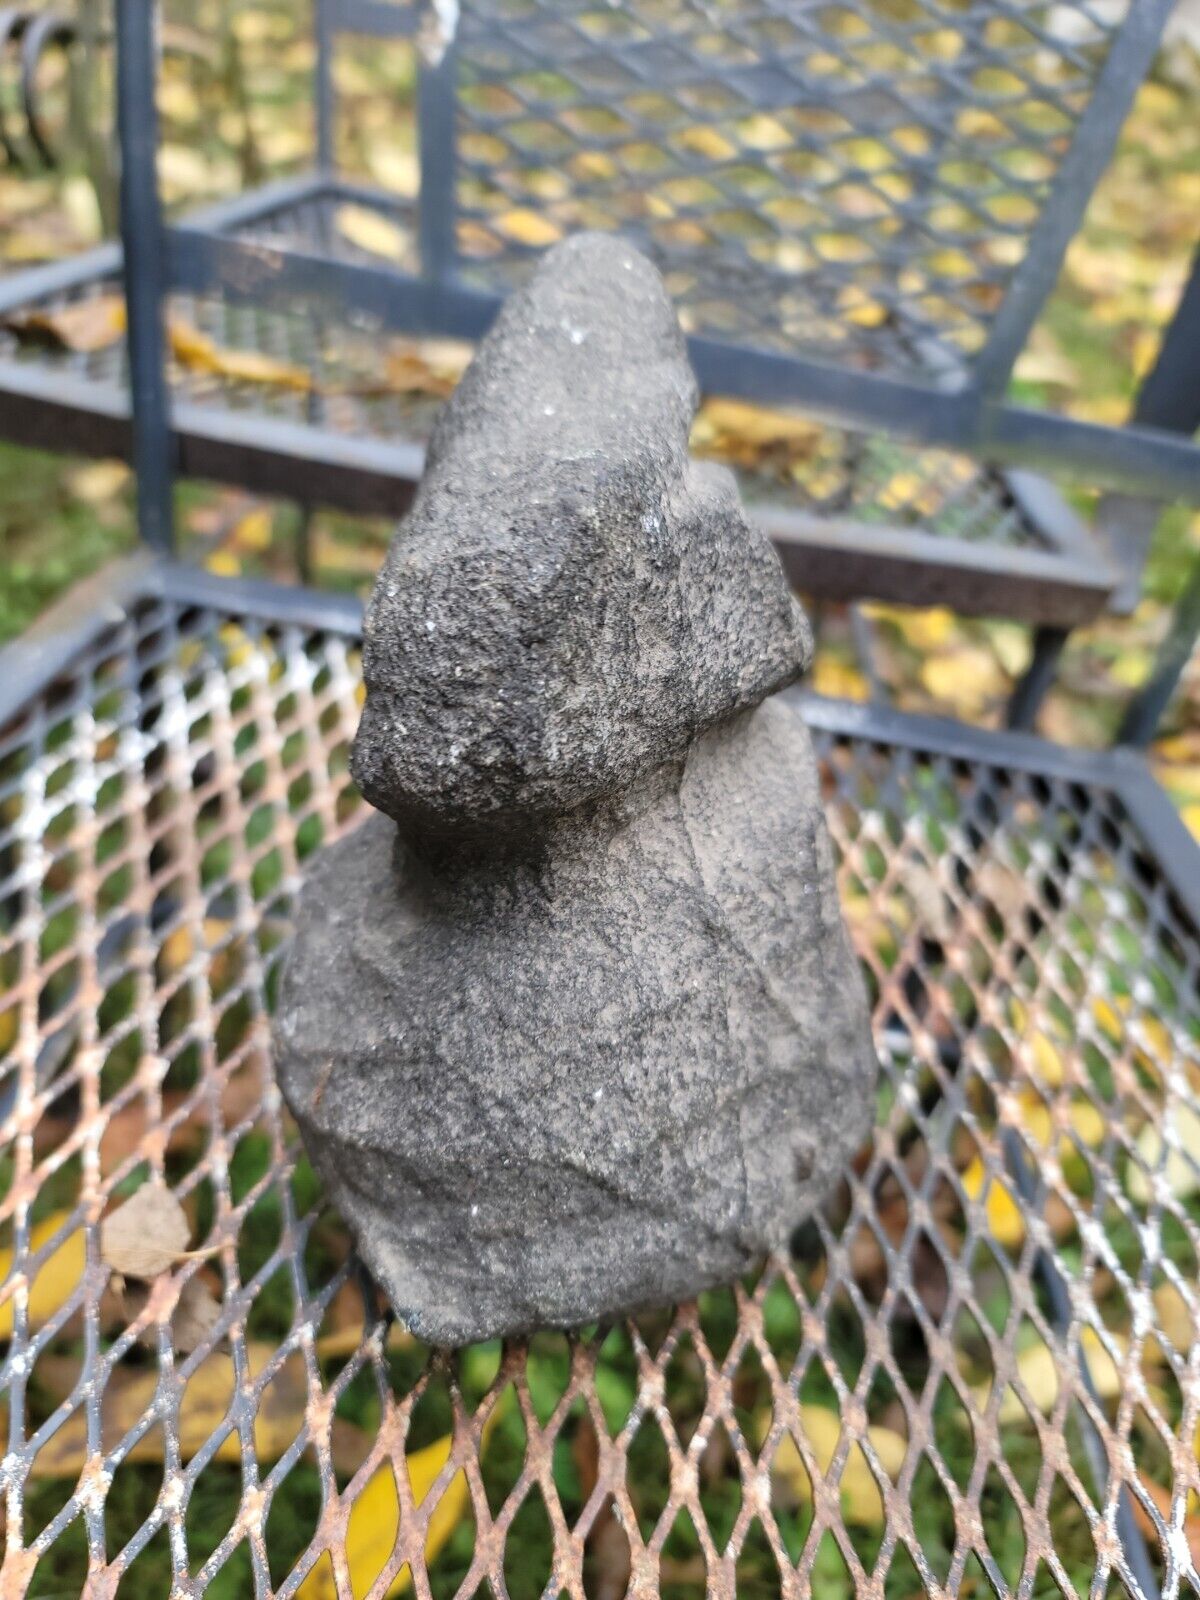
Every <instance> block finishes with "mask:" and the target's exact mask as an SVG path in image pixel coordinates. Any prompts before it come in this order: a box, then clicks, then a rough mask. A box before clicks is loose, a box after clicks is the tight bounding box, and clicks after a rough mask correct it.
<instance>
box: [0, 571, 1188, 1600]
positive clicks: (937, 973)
mask: <svg viewBox="0 0 1200 1600" xmlns="http://www.w3.org/2000/svg"><path fill="white" fill-rule="evenodd" d="M356 629H357V614H356V611H355V609H354V608H353V607H350V606H348V605H346V604H345V603H342V602H337V601H334V600H331V599H329V598H328V597H326V598H321V597H318V596H315V595H312V594H308V593H305V592H303V591H292V592H288V591H279V590H274V589H268V588H266V587H265V586H253V585H248V584H228V583H225V582H222V581H220V580H216V579H210V578H206V577H204V576H203V575H200V574H196V573H189V574H186V575H181V573H180V571H179V570H178V569H175V568H173V567H171V566H168V565H161V564H159V565H153V564H150V563H149V562H148V561H146V560H139V561H137V562H135V563H133V564H132V565H130V566H128V567H126V568H123V569H121V570H120V572H119V573H118V575H117V576H115V577H110V578H106V579H103V580H102V581H100V582H99V583H97V584H94V585H93V586H92V587H91V589H90V590H88V591H85V592H83V593H82V594H81V595H80V596H78V597H77V598H76V599H75V600H74V601H73V602H72V603H71V606H70V607H69V608H68V609H67V610H65V611H60V613H59V614H58V615H57V616H56V618H55V621H54V623H53V625H52V627H50V628H49V629H43V630H42V631H41V632H40V633H39V634H36V635H35V636H33V637H32V638H31V639H29V640H27V641H26V642H25V643H24V644H22V645H20V646H18V647H16V648H15V650H14V652H10V654H9V657H8V659H7V661H6V671H5V675H4V678H3V681H2V683H0V692H2V694H3V706H2V709H0V723H2V724H3V727H4V732H3V735H2V739H0V940H2V943H0V975H2V979H3V988H4V995H5V998H4V999H3V1000H2V1001H0V1049H2V1050H3V1056H2V1058H0V1113H2V1115H3V1119H4V1120H3V1139H4V1154H3V1164H2V1166H0V1174H2V1180H0V1181H2V1186H3V1200H2V1203H0V1204H2V1209H0V1219H2V1222H3V1229H4V1235H3V1244H4V1248H5V1251H6V1260H7V1262H8V1265H9V1273H8V1277H7V1281H6V1282H5V1284H4V1287H3V1290H2V1291H0V1297H2V1298H0V1336H2V1337H3V1338H4V1340H5V1341H6V1352H5V1358H4V1395H5V1407H6V1413H7V1418H6V1420H7V1435H8V1437H7V1449H6V1454H5V1456H4V1460H3V1465H2V1469H0V1470H2V1473H3V1482H4V1491H5V1517H6V1554H5V1562H4V1567H3V1570H2V1577H0V1589H2V1590H3V1592H4V1594H5V1595H13V1596H17V1595H22V1594H24V1593H26V1592H27V1591H28V1590H29V1587H30V1586H31V1585H32V1586H33V1589H32V1592H41V1593H49V1592H54V1593H60V1594H65V1593H75V1592H78V1591H79V1589H80V1588H82V1587H84V1585H85V1581H86V1592H87V1593H88V1594H90V1595H96V1596H101V1595H110V1594H113V1593H119V1594H120V1595H121V1596H127V1595H136V1596H138V1597H139V1600H142V1597H144V1596H148V1595H150V1594H152V1593H154V1592H156V1588H155V1583H154V1582H152V1581H151V1578H152V1576H153V1574H155V1573H157V1574H158V1575H159V1577H158V1580H156V1581H158V1582H160V1583H163V1584H165V1582H166V1578H165V1576H164V1575H165V1574H167V1573H173V1582H174V1588H173V1590H172V1592H173V1593H178V1594H194V1593H195V1594H198V1593H202V1592H204V1591H205V1590H206V1588H208V1587H209V1586H210V1585H211V1586H212V1588H213V1592H221V1593H230V1594H249V1593H251V1592H256V1593H260V1594H279V1595H293V1594H296V1593H298V1592H299V1593H302V1594H304V1595H307V1596H312V1595H316V1594H322V1595H324V1594H334V1593H335V1592H336V1593H339V1594H341V1595H344V1596H349V1595H350V1594H351V1593H353V1594H355V1595H361V1594H363V1593H365V1592H367V1591H368V1589H369V1592H370V1593H371V1594H373V1595H381V1594H384V1593H386V1592H388V1591H389V1589H390V1587H391V1585H392V1584H393V1582H394V1581H395V1580H396V1579H397V1577H398V1576H399V1575H400V1574H401V1572H402V1569H404V1568H405V1567H407V1568H408V1572H409V1573H410V1574H411V1582H412V1586H413V1592H416V1593H419V1594H421V1595H428V1594H431V1593H432V1594H437V1595H442V1594H451V1593H461V1594H463V1595H468V1596H469V1595H474V1594H477V1593H484V1594H486V1593H488V1592H489V1589H490V1592H491V1593H492V1594H493V1595H495V1596H504V1595H512V1596H514V1597H516V1596H524V1595H526V1594H535V1593H541V1592H545V1593H547V1594H555V1593H558V1592H560V1591H564V1592H567V1593H569V1594H572V1595H582V1594H587V1595H589V1596H591V1597H592V1600H594V1597H595V1596H597V1595H600V1594H612V1593H620V1592H623V1589H624V1587H625V1586H626V1584H628V1586H629V1588H630V1591H631V1592H635V1593H638V1594H657V1593H662V1594H670V1595H673V1596H676V1597H682V1596H684V1595H688V1594H700V1593H703V1592H704V1591H705V1589H707V1590H708V1592H710V1593H717V1594H725V1595H728V1594H732V1593H734V1592H735V1591H736V1592H739V1593H744V1594H746V1595H754V1594H758V1593H783V1594H787V1595H800V1594H807V1593H810V1592H811V1593H816V1594H820V1595H822V1596H825V1595H829V1596H835V1595H840V1594H849V1593H851V1592H857V1593H859V1594H862V1595H872V1596H891V1597H894V1600H898V1597H900V1596H903V1595H910V1594H915V1593H919V1592H926V1593H928V1594H930V1595H939V1594H943V1593H958V1594H968V1593H976V1594H983V1593H986V1592H988V1590H989V1589H991V1590H994V1591H995V1592H996V1593H998V1594H1008V1593H1020V1594H1022V1595H1030V1594H1037V1595H1044V1594H1051V1593H1058V1592H1061V1593H1062V1594H1064V1595H1066V1596H1068V1597H1070V1596H1072V1595H1073V1594H1075V1593H1076V1592H1077V1590H1080V1591H1082V1592H1088V1591H1090V1592H1091V1593H1092V1594H1094V1595H1101V1596H1103V1595H1107V1594H1116V1593H1121V1592H1129V1593H1132V1594H1137V1593H1139V1592H1152V1590H1153V1588H1154V1585H1155V1583H1156V1582H1157V1583H1161V1585H1162V1587H1163V1589H1164V1591H1166V1592H1170V1593H1176V1592H1178V1591H1179V1588H1180V1586H1183V1587H1187V1588H1190V1589H1191V1590H1193V1591H1194V1590H1195V1589H1196V1588H1197V1585H1198V1581H1200V1580H1198V1579H1197V1574H1196V1570H1195V1567H1194V1565H1193V1557H1192V1555H1191V1553H1190V1547H1189V1543H1188V1535H1189V1534H1190V1532H1191V1529H1192V1527H1193V1526H1194V1524H1193V1523H1192V1522H1190V1521H1189V1520H1188V1519H1189V1516H1190V1505H1191V1504H1192V1497H1194V1496H1195V1495H1196V1493H1197V1492H1200V1470H1198V1468H1197V1460H1196V1450H1195V1435H1196V1429H1197V1423H1198V1421H1200V1385H1198V1384H1197V1382H1196V1362H1197V1358H1198V1352H1200V1332H1198V1330H1200V1321H1198V1318H1200V1309H1198V1308H1200V1261H1198V1256H1200V1227H1198V1221H1200V1218H1198V1214H1197V1205H1198V1199H1197V1197H1198V1195H1200V1167H1198V1166H1197V1159H1198V1158H1200V1144H1198V1141H1197V1137H1196V1133H1197V1129H1198V1128H1200V1005H1198V1002H1197V972H1198V968H1200V939H1198V938H1197V932H1196V920H1195V919H1196V917H1197V913H1198V911H1200V906H1198V905H1197V902H1198V901H1200V871H1198V870H1197V861H1198V853H1197V851H1196V849H1195V847H1194V845H1192V844H1191V841H1190V840H1189V838H1188V836H1187V835H1186V833H1184V831H1183V829H1182V826H1181V824H1180V823H1179V822H1178V820H1177V819H1176V818H1175V816H1174V813H1173V812H1172V811H1171V809H1170V807H1169V805H1168V804H1167V803H1166V801H1165V800H1164V799H1163V797H1162V796H1161V794H1160V792H1159V791H1158V790H1157V788H1156V787H1155V785H1154V784H1153V783H1152V781H1151V780H1150V778H1149V777H1148V776H1147V774H1146V769H1145V767H1144V765H1143V764H1142V763H1141V761H1140V760H1139V759H1138V758H1136V757H1134V756H1132V755H1105V756H1088V755H1084V754H1079V753H1069V752H1066V751H1062V750H1058V749H1056V748H1054V747H1052V746H1048V745H1044V744H1041V743H1039V742H1037V741H1034V740H1030V739H1025V738H1022V737H1019V736H1001V737H999V738H997V737H995V736H988V737H986V738H985V737H984V736H981V735H979V734H976V733H974V732H972V731H971V730H969V729H962V728H959V727H956V726H955V725H952V724H943V723H936V722H929V721H920V720H914V719H911V718H905V717H902V716H899V715H896V714H894V713H887V712H884V711H879V710H874V709H870V708H864V707H853V706H848V705H843V704H839V703H834V702H825V701H819V700H815V699H812V698H801V699H800V700H799V701H798V706H799V710H800V712H801V714H803V715H804V716H805V717H806V719H807V720H808V722H809V724H810V726H811V727H812V729H813V731H814V735H815V738H816V740H817V744H818V748H819V753H820V756H821V761H822V769H823V774H824V787H825V797H826V803H827V810H828V816H829V820H830V825H831V828H832V832H833V836H834V841H835V844H836V849H837V854H838V858H839V863H840V886H841V893H842V897H843V903H844V906H845V910H846V915H847V920H848V923H849V926H850V928H851V930H852V933H853V937H854V940H855V942H856V945H857V948H858V951H859V954H860V956H861V958H862V962H863V966H864V970H865V972H866V975H867V979H868V983H869V987H870V991H871V996H872V1000H873V1003H874V1016H875V1022H876V1029H877V1037H878V1042H879V1049H880V1056H881V1062H882V1074H881V1079H880V1087H879V1103H878V1118H877V1123H876V1128H875V1132H874V1135H873V1137H872V1140H871V1142H870V1145H869V1147H868V1148H867V1149H865V1150H864V1151H863V1152H862V1153H861V1154H860V1156H859V1158H858V1159H857V1160H856V1161H855V1163H854V1164H853V1168H852V1169H851V1170H848V1171H847V1172H846V1174H845V1177H844V1180H843V1182H842V1183H841V1185H840V1188H839V1191H838V1193H837V1194H836V1195H834V1196H833V1197H832V1198H831V1200H830V1202H829V1205H828V1206H827V1208H826V1209H825V1211H824V1212H823V1213H822V1214H821V1215H820V1216H818V1217H816V1218H815V1219H813V1221H812V1222H811V1223H809V1224H808V1225H806V1226H805V1227H804V1228H803V1229H802V1230H801V1231H800V1233H799V1234H798V1236H797V1238H796V1240H795V1243H794V1249H793V1251H792V1252H791V1253H790V1254H789V1255H787V1256H780V1257H778V1258H774V1259H771V1260H770V1261H768V1262H767V1263H766V1264H765V1266H764V1267H763V1269H762V1270H761V1271H760V1272H758V1273H756V1274H754V1275H753V1276H752V1277H750V1278H748V1279H746V1280H745V1281H744V1282H742V1283H740V1284H737V1285H735V1286H734V1287H732V1288H731V1289H729V1290H728V1291H724V1292H721V1293H715V1294H710V1295H707V1296H705V1297H704V1298H703V1299H702V1301H701V1302H700V1303H699V1304H698V1305H692V1306H684V1307H680V1308H678V1309H676V1310H674V1311H671V1312H664V1313H661V1314H655V1315H650V1316H646V1317H644V1318H639V1319H637V1320H636V1321H632V1322H628V1323H620V1324H618V1325H616V1326H613V1327H607V1328H606V1327H601V1328H598V1329H597V1328H593V1329H588V1330H584V1331H583V1332H581V1333H579V1334H577V1335H572V1336H570V1337H567V1336H566V1335H561V1334H545V1335H539V1336H538V1337H537V1338H535V1339H534V1340H532V1341H531V1342H530V1343H528V1344H523V1343H512V1344H508V1345H505V1346H504V1348H503V1349H501V1348H500V1347H499V1346H493V1347H479V1348H476V1349H474V1350H471V1351H466V1352H460V1353H457V1354H448V1353H445V1352H435V1351H429V1350H426V1349H424V1347H422V1346H419V1345H417V1344H416V1343H415V1342H413V1341H412V1340H410V1339H408V1338H407V1336H406V1335H404V1333H403V1331H402V1330H400V1329H398V1328H396V1327H394V1326H392V1325H390V1324H389V1322H388V1320H387V1318H386V1316H385V1315H384V1314H383V1312H382V1311H381V1308H380V1307H379V1306H378V1304H377V1302H376V1298H375V1293H374V1291H373V1289H372V1287H371V1286H370V1284H369V1283H368V1282H367V1281H366V1280H365V1278H364V1277H363V1275H362V1273H361V1271H360V1269H359V1268H358V1267H357V1266H356V1264H355V1261H354V1258H353V1256H352V1254H351V1253H350V1250H349V1242H348V1240H347V1237H346V1234H345V1230H344V1228H343V1227H342V1225H341V1224H340V1222H339V1221H338V1219H337V1218H336V1217H335V1216H333V1215H332V1214H331V1213H330V1212H329V1211H328V1210H327V1209H323V1205H322V1200H321V1195H320V1192H319V1188H318V1186H317V1185H316V1183H315V1181H314V1180H313V1178H312V1175H311V1172H310V1171H309V1170H308V1168H307V1164H306V1162H305V1161H304V1160H303V1158H302V1156H301V1155H300V1152H299V1151H298V1148H297V1145H296V1142H295V1138H294V1133H293V1131H292V1130H291V1129H290V1127H289V1125H288V1121H287V1118H286V1116H285V1114H284V1112H283V1109H282V1107H281V1103H280V1099H279V1095H278V1092H277V1090H276V1088H275V1086H274V1083H273V1080H272V1075H271V1068H270V1061H269V1056H268V1049H267V1031H266V1030H267V1016H268V1012H269V1009H270V1004H271V995H272V991H273V986H274V981H275V975H276V972H277V968H278V964H279V961H280V958H281V955H282V954H283V952H284V950H285V948H286V941H287V934H288V921H289V913H290V907H291V904H292V900H293V896H294V892H295V889H296V886H297V883H298V881H299V879H300V877H301V874H302V873H303V870H304V863H305V861H306V859H307V858H308V857H309V855H310V854H311V853H312V851H313V850H315V849H316V848H317V847H318V846H319V845H320V844H321V843H322V842H323V841H326V840H329V839H331V838H333V837H334V836H335V835H336V834H338V833H339V832H340V831H341V830H343V829H344V828H346V827H348V826H351V825H352V824H353V821H354V819H355V816H356V814H357V808H358V802H357V800H356V797H355V795H354V792H353V789H352V787H351V784H350V780H349V776H348V772H347V750H348V745H349V741H350V739H351V737H352V735H353V731H354V728H355V725H356V720H357V714H358V706H359V703H360V690H359V679H358V643H357V634H356ZM146 1174H149V1175H151V1176H152V1177H156V1178H162V1179H164V1180H165V1181H166V1182H167V1183H168V1184H170V1185H171V1186H172V1188H173V1189H174V1190H175V1192H176V1194H177V1195H178V1196H179V1198H180V1199H181V1200H182V1201H183V1202H184V1204H185V1207H186V1208H187V1210H188V1212H189V1216H190V1218H191V1221H192V1225H193V1227H194V1230H195V1240H196V1242H197V1244H199V1245H202V1246H204V1248H205V1251H206V1252H208V1253H206V1254H204V1255H203V1256H200V1257H196V1258H189V1259H186V1260H184V1261H181V1262H180V1264H179V1266H178V1268H177V1269H176V1270H174V1271H172V1272H168V1273H166V1274H164V1275H163V1276H161V1277H160V1278H159V1279H157V1280H156V1281H155V1283H154V1284H153V1286H152V1288H151V1289H150V1291H149V1293H148V1294H146V1293H143V1294H142V1295H141V1296H140V1297H138V1296H136V1295H133V1294H132V1293H131V1292H130V1291H129V1290H127V1291H126V1294H125V1295H124V1296H123V1297H122V1296H119V1295H117V1294H116V1292H115V1291H114V1288H113V1286H112V1285H111V1284H110V1283H109V1282H108V1276H109V1275H108V1272H107V1269H106V1268H105V1266H104V1264H103V1262H102V1260H101V1258H100V1254H99V1229H98V1225H99V1222H100V1219H101V1217H102V1215H103V1214H104V1213H105V1212H106V1210H107V1208H108V1207H109V1206H110V1205H111V1204H112V1203H113V1202H114V1200H115V1199H119V1198H120V1197H122V1196H124V1195H125V1194H127V1193H128V1192H129V1191H130V1189H131V1188H132V1187H133V1186H134V1185H135V1184H136V1183H137V1182H138V1180H140V1179H141V1178H142V1177H143V1176H144V1175H146ZM71 1252H74V1254H71ZM68 1260H71V1261H73V1262H74V1263H75V1264H74V1267H73V1269H72V1272H71V1273H68V1274H66V1276H65V1286H64V1265H63V1264H64V1262H65V1261H68ZM202 1277H203V1278H204V1279H205V1280H206V1281H208V1282H211V1283H213V1284H214V1285H216V1286H217V1288H218V1298H219V1301H220V1312H219V1317H218V1320H217V1321H216V1322H215V1324H213V1325H211V1326H206V1327H204V1328H202V1329H201V1330H200V1331H199V1332H197V1331H196V1330H195V1329H192V1330H191V1331H190V1333H189V1334H188V1336H186V1337H185V1330H184V1328H183V1324H182V1320H181V1315H182V1313H183V1311H184V1309H185V1307H186V1304H187V1302H188V1298H189V1294H190V1293H191V1291H190V1290H189V1287H188V1286H189V1284H192V1283H194V1281H195V1280H196V1279H198V1278H202ZM56 1284H57V1285H58V1291H57V1292H56V1293H51V1292H50V1291H51V1289H52V1288H54V1286H55V1285H56ZM216 1373H219V1374H220V1375H221V1376H220V1378H219V1381H218V1379H216V1378H215V1377H214V1374H216ZM222 1385H223V1387H222ZM406 1466H407V1469H408V1470H405V1468H406ZM214 1486H217V1487H219V1488H220V1493H217V1492H216V1488H214ZM414 1486H415V1488H414ZM301 1491H302V1492H301ZM421 1491H423V1492H421ZM418 1493H420V1498H419V1502H418ZM284 1511H286V1516H285V1515H284ZM364 1549H365V1550H367V1551H369V1552H370V1553H369V1554H367V1555H364V1553H363V1552H364ZM426 1550H428V1560H427V1559H426ZM156 1562H157V1565H155V1563H156ZM352 1563H353V1571H352V1570H351V1564H352ZM85 1575H86V1580H85ZM222 1584H224V1585H225V1587H224V1588H221V1587H220V1586H221V1585H222ZM73 1585H74V1587H73ZM162 1592H165V1587H164V1588H163V1590H162Z"/></svg>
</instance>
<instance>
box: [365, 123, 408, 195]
mask: <svg viewBox="0 0 1200 1600" xmlns="http://www.w3.org/2000/svg"><path fill="white" fill-rule="evenodd" d="M366 157H367V166H368V167H369V168H370V169H371V176H372V177H373V178H374V179H375V181H376V183H381V184H383V186H384V188H386V189H395V190H397V191H398V192H399V193H400V194H404V195H415V194H416V192H417V190H418V188H419V187H420V182H421V169H420V163H419V162H418V160H417V152H416V151H415V150H412V149H409V148H408V147H407V146H405V145H399V144H388V143H386V142H385V141H383V140H382V139H379V138H378V137H376V138H374V139H373V140H372V141H371V142H370V144H369V146H368V148H367V151H366Z"/></svg>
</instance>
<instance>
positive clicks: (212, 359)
mask: <svg viewBox="0 0 1200 1600" xmlns="http://www.w3.org/2000/svg"><path fill="white" fill-rule="evenodd" d="M167 335H168V339H169V341H170V345H171V352H172V354H173V355H174V357H175V359H176V361H178V362H179V363H180V365H181V366H185V367H190V368H191V369H192V370H193V371H195V372H209V373H212V374H213V375H214V376H216V377H221V378H231V379H234V380H235V381H237V382H240V383H265V384H274V385H276V386H277V387H279V388H282V389H298V390H300V391H301V392H302V393H307V392H308V391H309V390H310V389H311V388H312V386H313V382H312V374H311V373H309V372H308V371H306V369H305V368H304V367H298V366H296V365H295V364H294V363H292V362H290V361H277V360H276V359H275V358H274V356H268V355H263V354H262V353H261V352H260V351H258V350H226V349H223V348H222V347H221V346H220V345H219V344H217V342H216V340H215V339H210V338H209V337H208V335H207V334H206V333H201V331H200V329H199V328H195V327H193V326H192V325H191V323H189V322H183V321H181V320H180V319H179V318H177V317H176V318H172V319H171V322H170V324H169V326H168V329H167Z"/></svg>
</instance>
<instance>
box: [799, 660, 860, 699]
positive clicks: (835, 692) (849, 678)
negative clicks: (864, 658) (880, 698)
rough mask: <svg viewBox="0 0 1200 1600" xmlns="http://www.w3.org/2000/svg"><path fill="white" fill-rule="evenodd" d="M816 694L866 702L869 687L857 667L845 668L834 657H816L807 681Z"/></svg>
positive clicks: (844, 664)
mask: <svg viewBox="0 0 1200 1600" xmlns="http://www.w3.org/2000/svg"><path fill="white" fill-rule="evenodd" d="M809 682H810V684H811V685H812V687H813V689H815V691H816V692H817V694H827V695H830V696H832V697H833V698H834V699H835V700H867V699H869V698H870V694H871V686H870V684H869V683H868V682H867V680H866V679H865V678H864V677H863V675H862V673H861V672H859V670H858V669H857V667H851V666H847V665H846V663H845V662H844V661H839V660H838V659H837V657H836V656H818V657H817V661H816V664H815V666H814V667H813V670H812V676H811V678H810V679H809Z"/></svg>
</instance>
